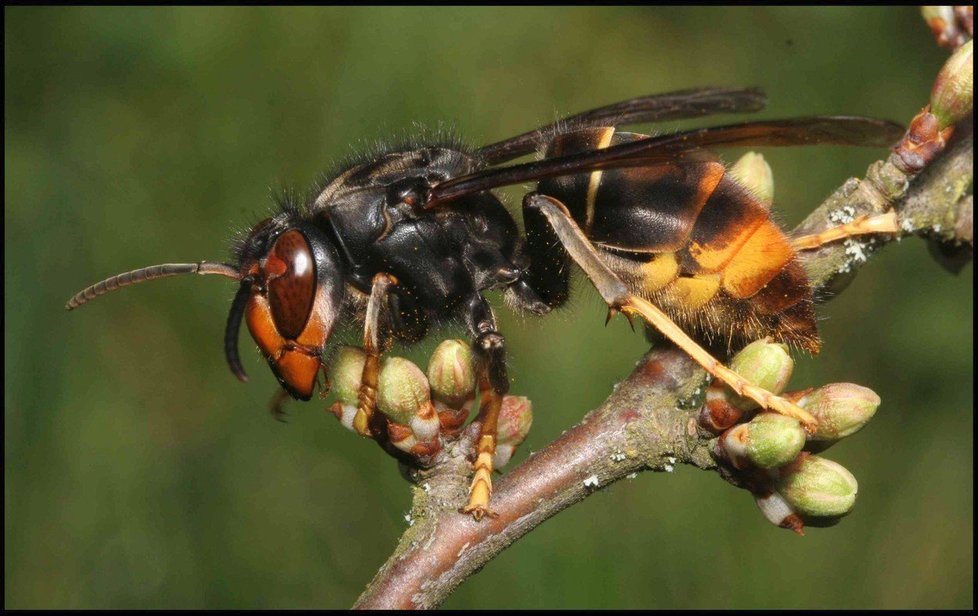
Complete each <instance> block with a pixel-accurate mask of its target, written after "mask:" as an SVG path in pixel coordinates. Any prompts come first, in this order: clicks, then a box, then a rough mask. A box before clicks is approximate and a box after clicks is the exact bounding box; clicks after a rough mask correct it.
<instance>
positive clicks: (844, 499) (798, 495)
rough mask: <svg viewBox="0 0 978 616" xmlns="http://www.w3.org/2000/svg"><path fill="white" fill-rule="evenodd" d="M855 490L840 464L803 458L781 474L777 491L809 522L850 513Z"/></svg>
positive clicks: (854, 479) (808, 456) (807, 455)
mask: <svg viewBox="0 0 978 616" xmlns="http://www.w3.org/2000/svg"><path fill="white" fill-rule="evenodd" d="M858 487H859V486H858V484H857V483H856V478H855V477H853V476H852V473H850V472H849V471H847V470H846V469H845V467H844V466H842V465H841V464H837V463H835V462H833V461H831V460H826V459H825V458H820V457H818V456H813V455H809V454H806V455H804V456H802V457H800V458H799V460H798V461H797V462H796V463H795V464H793V465H791V466H790V467H788V468H786V469H783V470H782V473H781V479H780V480H779V481H778V486H777V491H778V492H779V493H780V494H781V495H782V496H784V499H785V500H786V501H787V502H788V504H789V505H791V507H792V509H794V510H795V511H796V512H798V513H799V514H801V515H802V516H803V517H804V518H805V521H806V522H809V519H808V518H839V517H841V516H844V515H846V514H847V513H849V512H850V511H852V507H853V505H855V504H856V493H857V492H858ZM823 522H824V520H823ZM809 523H811V522H809ZM813 525H815V524H813ZM823 525H824V524H823Z"/></svg>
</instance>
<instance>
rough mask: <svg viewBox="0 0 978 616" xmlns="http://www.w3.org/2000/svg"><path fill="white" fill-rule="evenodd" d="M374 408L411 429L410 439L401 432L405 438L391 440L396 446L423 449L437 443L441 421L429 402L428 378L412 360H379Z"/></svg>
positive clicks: (395, 358)
mask: <svg viewBox="0 0 978 616" xmlns="http://www.w3.org/2000/svg"><path fill="white" fill-rule="evenodd" d="M377 408H378V409H379V410H380V412H381V413H383V414H384V415H386V416H387V417H388V418H389V419H390V420H391V422H393V423H392V424H391V425H392V426H393V425H394V424H398V425H400V426H401V427H403V428H405V429H406V430H408V431H409V432H410V438H411V439H413V441H411V442H409V441H408V440H405V439H406V438H407V436H406V433H404V435H403V436H404V438H401V436H402V435H399V436H398V440H396V441H395V440H392V443H393V444H394V445H395V446H396V447H398V448H400V449H403V450H404V451H410V452H412V453H416V451H415V450H417V449H418V448H419V447H420V448H421V449H425V450H427V449H431V448H437V447H438V433H439V428H440V424H439V423H438V415H437V413H435V407H434V405H432V403H431V393H430V390H429V387H428V379H427V378H425V375H424V373H423V372H421V368H418V367H417V366H416V365H414V363H412V362H411V361H409V360H407V359H404V358H403V357H389V358H387V359H385V360H384V362H383V363H382V364H381V366H380V376H379V377H378V378H377ZM402 432H403V431H402ZM393 438H394V436H393V435H392V439H393Z"/></svg>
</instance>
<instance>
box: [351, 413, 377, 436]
mask: <svg viewBox="0 0 978 616" xmlns="http://www.w3.org/2000/svg"><path fill="white" fill-rule="evenodd" d="M353 429H354V431H356V433H357V434H359V435H360V436H366V437H367V438H371V437H373V434H371V433H370V417H369V416H368V415H367V413H366V412H365V411H364V410H363V409H357V414H356V415H354V416H353Z"/></svg>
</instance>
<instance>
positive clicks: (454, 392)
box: [428, 340, 475, 409]
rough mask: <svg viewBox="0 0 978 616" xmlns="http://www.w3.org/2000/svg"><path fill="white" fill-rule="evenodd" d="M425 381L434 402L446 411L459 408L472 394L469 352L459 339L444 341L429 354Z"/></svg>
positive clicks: (473, 377)
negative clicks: (437, 402) (446, 408)
mask: <svg viewBox="0 0 978 616" xmlns="http://www.w3.org/2000/svg"><path fill="white" fill-rule="evenodd" d="M428 381H429V382H430V383H431V393H432V396H433V397H434V398H435V400H438V401H439V402H442V403H444V404H445V405H446V406H448V407H449V408H455V409H457V408H461V406H462V405H463V404H465V403H466V402H467V401H468V400H470V399H471V398H472V396H473V394H474V392H475V370H474V369H473V367H472V349H471V348H469V345H467V344H466V343H465V342H463V341H461V340H445V341H444V342H442V343H441V344H439V345H438V348H436V349H435V352H434V353H432V354H431V359H430V360H429V362H428Z"/></svg>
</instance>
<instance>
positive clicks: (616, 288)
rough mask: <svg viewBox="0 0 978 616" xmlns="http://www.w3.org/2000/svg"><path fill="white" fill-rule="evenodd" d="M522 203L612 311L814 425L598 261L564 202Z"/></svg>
mask: <svg viewBox="0 0 978 616" xmlns="http://www.w3.org/2000/svg"><path fill="white" fill-rule="evenodd" d="M523 207H524V208H526V209H535V210H537V211H539V212H540V213H541V214H543V216H545V217H546V219H547V222H548V223H549V224H550V226H551V227H552V228H553V230H554V232H555V233H556V234H557V237H558V238H560V242H561V244H563V246H564V248H565V249H566V250H567V252H568V253H569V254H570V256H571V258H573V259H574V261H575V262H576V263H577V264H578V266H580V268H581V269H582V270H584V273H585V274H586V275H587V277H588V278H589V279H590V280H591V283H592V284H594V286H595V288H597V290H598V292H599V293H600V294H601V297H602V298H603V299H604V301H605V303H607V304H608V307H609V310H610V311H612V312H615V311H620V312H623V313H624V314H625V315H630V314H638V315H640V316H642V317H643V318H644V319H645V320H646V321H648V322H649V323H650V324H651V325H652V326H653V327H655V328H656V329H658V330H659V331H661V332H662V333H663V334H664V335H665V336H666V337H668V338H669V339H670V340H672V341H673V342H674V343H675V344H676V345H677V346H678V347H679V348H681V349H682V350H683V351H684V352H686V354H688V355H689V356H690V357H692V358H693V359H694V360H695V361H696V363H698V364H699V365H701V366H702V367H703V368H704V369H706V371H707V372H709V373H710V374H712V375H713V376H714V377H716V378H718V379H720V380H721V381H723V382H724V383H726V384H727V385H729V386H730V388H731V389H733V390H734V391H735V392H737V393H738V394H740V395H742V396H746V397H748V398H750V399H752V400H754V401H755V402H757V404H759V405H760V406H761V408H765V409H770V410H773V411H777V412H779V413H781V414H783V415H788V416H790V417H794V418H796V419H798V420H799V421H800V422H802V423H803V424H805V426H806V428H808V429H809V430H812V429H814V427H815V423H816V421H815V418H814V417H812V416H811V415H810V414H809V413H807V412H805V411H804V410H803V409H801V408H800V407H799V406H797V405H796V404H793V403H791V402H789V401H788V400H785V399H784V398H780V397H778V396H775V395H774V394H772V393H771V392H769V391H767V390H765V389H761V388H760V387H757V386H755V385H753V384H751V383H750V382H749V381H747V380H746V379H744V378H743V377H741V376H740V375H739V374H737V373H736V372H734V371H733V370H731V369H729V368H727V367H726V366H724V365H723V364H721V363H720V362H719V361H718V360H717V359H716V358H714V357H713V356H712V355H710V353H709V352H707V351H706V350H705V349H704V348H703V347H701V346H700V345H699V344H697V343H696V342H695V341H694V340H693V339H692V338H690V337H689V336H688V335H687V334H686V332H684V331H683V330H682V328H680V327H679V326H678V325H676V324H675V323H674V322H673V321H672V319H670V318H669V316H668V315H667V314H665V313H664V312H662V310H660V309H659V308H658V307H656V306H655V305H654V304H652V303H650V302H648V301H646V300H644V299H642V298H641V297H638V296H636V295H633V294H632V293H631V292H630V291H629V290H628V287H627V286H625V283H623V282H622V281H621V279H619V278H618V276H616V275H615V273H614V272H612V271H611V270H610V269H609V268H608V266H607V265H606V264H605V263H604V262H603V261H602V259H601V256H600V254H599V253H598V251H597V249H596V248H595V247H594V246H593V245H592V244H591V242H590V241H589V240H588V239H587V237H586V236H585V235H584V233H583V232H582V231H581V229H580V227H578V226H577V223H575V222H574V219H573V218H572V217H571V215H570V213H569V212H568V211H567V208H566V207H564V205H563V204H562V203H561V202H560V201H558V200H556V199H554V198H552V197H547V196H544V195H540V194H536V193H530V194H528V195H526V197H525V198H524V199H523Z"/></svg>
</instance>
